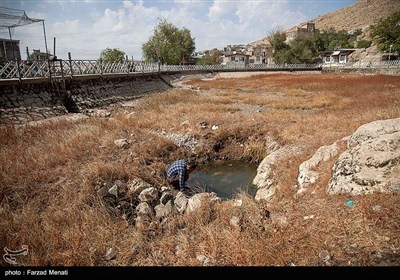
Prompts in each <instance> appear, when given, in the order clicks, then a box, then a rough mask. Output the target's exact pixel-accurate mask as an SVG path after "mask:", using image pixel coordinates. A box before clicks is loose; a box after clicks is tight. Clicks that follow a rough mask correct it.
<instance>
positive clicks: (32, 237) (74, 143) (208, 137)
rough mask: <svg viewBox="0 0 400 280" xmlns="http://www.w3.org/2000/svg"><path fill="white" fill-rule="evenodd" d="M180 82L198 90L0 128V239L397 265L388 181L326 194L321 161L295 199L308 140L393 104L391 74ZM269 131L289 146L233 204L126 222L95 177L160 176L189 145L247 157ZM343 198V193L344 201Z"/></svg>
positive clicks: (86, 253) (397, 209) (203, 158)
mask: <svg viewBox="0 0 400 280" xmlns="http://www.w3.org/2000/svg"><path fill="white" fill-rule="evenodd" d="M187 83H188V84H190V85H191V86H192V87H193V88H198V90H171V91H169V92H165V93H159V94H154V95H151V96H148V97H145V98H143V99H142V100H140V102H138V103H137V105H136V106H135V107H132V108H126V107H125V108H119V107H115V108H114V111H113V117H112V118H110V119H101V118H96V117H93V118H90V119H88V120H83V121H79V122H76V123H71V122H58V123H48V124H43V125H41V126H15V127H14V126H6V127H2V128H1V130H0V193H1V208H0V218H1V222H0V223H1V225H0V227H1V229H2V230H1V232H0V244H3V246H6V247H7V248H10V249H18V248H20V247H21V245H23V244H26V245H28V246H29V254H28V255H27V256H20V257H18V262H19V264H21V265H40V266H42V265H73V266H80V265H95V266H97V265H123V266H136V265H140V266H160V265H161V266H174V265H178V266H187V265H189V266H192V265H195V266H197V265H212V266H224V265H243V266H254V265H256V266H264V265H351V266H353V265H387V264H388V265H399V264H400V255H399V250H400V233H399V228H400V220H399V219H398V217H399V216H400V203H399V202H400V201H399V196H398V194H375V195H368V196H357V197H350V196H346V195H337V196H328V195H327V194H326V192H325V191H326V186H327V182H328V180H329V175H330V168H331V166H332V164H333V161H331V162H327V163H324V166H323V168H324V170H326V173H325V175H324V176H322V178H320V180H319V181H318V183H317V184H316V186H315V189H314V190H313V191H312V192H308V193H306V194H305V196H303V197H301V198H298V199H295V198H294V194H295V193H296V188H295V187H294V185H295V184H296V177H297V172H298V166H299V164H300V163H301V162H302V161H304V160H307V159H308V158H309V157H311V155H312V154H313V153H314V152H315V151H316V150H317V149H318V148H319V147H320V146H322V145H328V144H331V143H333V142H334V141H336V140H337V139H341V138H342V137H344V136H347V135H350V134H351V133H352V132H354V131H355V129H356V128H357V127H359V126H360V125H362V124H365V123H368V122H371V121H374V120H379V119H390V118H398V117H400V80H399V78H398V77H393V76H359V75H331V74H327V75H293V74H271V75H259V76H253V77H246V78H235V79H229V78H223V79H216V80H208V81H204V80H200V79H197V80H193V81H189V82H187ZM200 123H203V124H207V125H206V128H204V127H203V128H202V127H201V125H199V124H200ZM213 125H216V126H218V129H215V130H213V129H211V127H212V126H213ZM160 131H166V132H171V133H177V134H182V135H184V134H188V135H192V136H194V137H195V138H196V139H197V141H198V145H197V147H196V149H195V150H194V151H190V150H187V149H183V148H180V147H178V146H176V145H175V144H174V143H173V141H171V140H170V139H166V138H163V137H161V136H159V135H158V134H156V133H155V132H160ZM121 138H125V139H128V140H129V141H130V143H131V144H130V145H129V147H128V148H127V149H121V148H119V147H117V146H116V145H115V144H114V140H116V139H121ZM270 139H273V140H274V141H276V142H277V143H279V145H281V146H284V145H296V146H299V147H301V154H299V155H296V156H293V157H292V158H290V159H289V160H288V161H284V162H280V164H279V165H278V166H277V168H276V175H277V180H278V183H279V185H280V188H279V190H278V193H277V194H276V199H275V200H274V203H271V204H264V203H256V202H254V201H253V199H251V198H250V197H247V196H246V195H244V194H242V195H240V196H239V198H240V199H242V202H243V205H242V206H241V207H238V206H235V205H234V203H233V202H232V201H228V202H224V203H221V204H218V205H217V206H216V208H215V209H210V208H205V207H204V208H202V209H201V210H200V211H197V212H195V213H192V214H190V215H183V216H181V215H177V216H174V217H170V218H169V221H168V222H166V223H164V224H163V225H161V224H159V223H157V222H153V223H151V225H147V227H144V228H140V227H137V228H135V227H133V226H132V225H131V224H130V223H129V221H127V220H125V219H123V218H122V217H121V216H119V215H111V214H110V212H109V211H107V209H106V207H105V205H104V201H103V200H102V199H100V198H99V197H98V196H97V194H96V186H98V185H99V184H108V185H109V184H112V182H114V181H115V180H120V181H122V182H129V181H130V180H132V179H134V178H141V179H143V180H145V181H147V182H148V183H150V184H152V185H155V186H157V187H161V186H162V185H163V183H164V181H163V178H162V171H163V170H165V167H166V165H167V164H168V163H169V162H171V161H172V160H174V159H177V158H180V157H184V156H189V155H192V154H195V155H196V156H197V159H198V160H199V162H203V163H204V162H207V161H210V160H214V159H242V160H246V161H254V162H259V161H260V160H262V158H263V157H265V156H266V155H267V153H268V149H267V148H266V147H267V145H268V144H269V141H270ZM348 199H352V200H354V202H355V204H354V205H353V206H351V207H349V206H346V204H345V202H346V201H347V200H348ZM234 216H235V217H237V218H238V221H239V223H238V226H234V225H233V224H232V221H231V219H232V217H234ZM149 227H152V228H151V230H152V232H153V234H152V235H149V234H148V233H149ZM109 248H113V252H115V254H116V255H115V258H112V259H111V260H107V258H105V255H106V252H107V250H108V249H109ZM327 254H328V256H327ZM2 264H3V265H7V264H6V263H5V262H4V260H2Z"/></svg>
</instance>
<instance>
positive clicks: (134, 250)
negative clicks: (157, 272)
mask: <svg viewBox="0 0 400 280" xmlns="http://www.w3.org/2000/svg"><path fill="white" fill-rule="evenodd" d="M131 254H132V255H133V256H136V255H137V254H139V246H138V245H133V246H132V248H131Z"/></svg>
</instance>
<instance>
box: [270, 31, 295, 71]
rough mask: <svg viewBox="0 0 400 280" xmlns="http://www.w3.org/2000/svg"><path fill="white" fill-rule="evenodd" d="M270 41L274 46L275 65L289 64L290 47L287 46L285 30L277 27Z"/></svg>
mask: <svg viewBox="0 0 400 280" xmlns="http://www.w3.org/2000/svg"><path fill="white" fill-rule="evenodd" d="M268 41H269V43H270V44H271V46H272V50H273V57H274V60H275V63H277V64H282V63H286V62H288V57H289V56H290V54H289V52H290V46H289V45H288V44H286V42H285V41H286V33H285V31H283V28H281V27H277V28H276V29H274V30H272V31H271V32H270V33H269V35H268Z"/></svg>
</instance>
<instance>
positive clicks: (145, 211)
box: [136, 202, 153, 217]
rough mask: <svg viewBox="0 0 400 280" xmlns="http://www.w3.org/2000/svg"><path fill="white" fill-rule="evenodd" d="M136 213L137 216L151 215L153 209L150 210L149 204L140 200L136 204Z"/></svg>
mask: <svg viewBox="0 0 400 280" xmlns="http://www.w3.org/2000/svg"><path fill="white" fill-rule="evenodd" d="M136 214H137V215H138V216H147V217H151V216H152V214H153V211H152V210H151V207H150V206H149V204H147V202H141V203H139V205H138V206H136Z"/></svg>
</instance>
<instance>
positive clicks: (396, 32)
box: [371, 11, 400, 52]
mask: <svg viewBox="0 0 400 280" xmlns="http://www.w3.org/2000/svg"><path fill="white" fill-rule="evenodd" d="M371 35H372V37H373V40H374V42H375V43H376V44H377V45H378V49H379V50H380V51H383V52H388V51H390V50H391V51H392V52H400V11H398V12H395V13H393V14H392V15H391V16H389V17H387V18H385V19H381V20H379V21H378V23H377V24H376V25H373V26H371ZM390 46H392V47H390Z"/></svg>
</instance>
